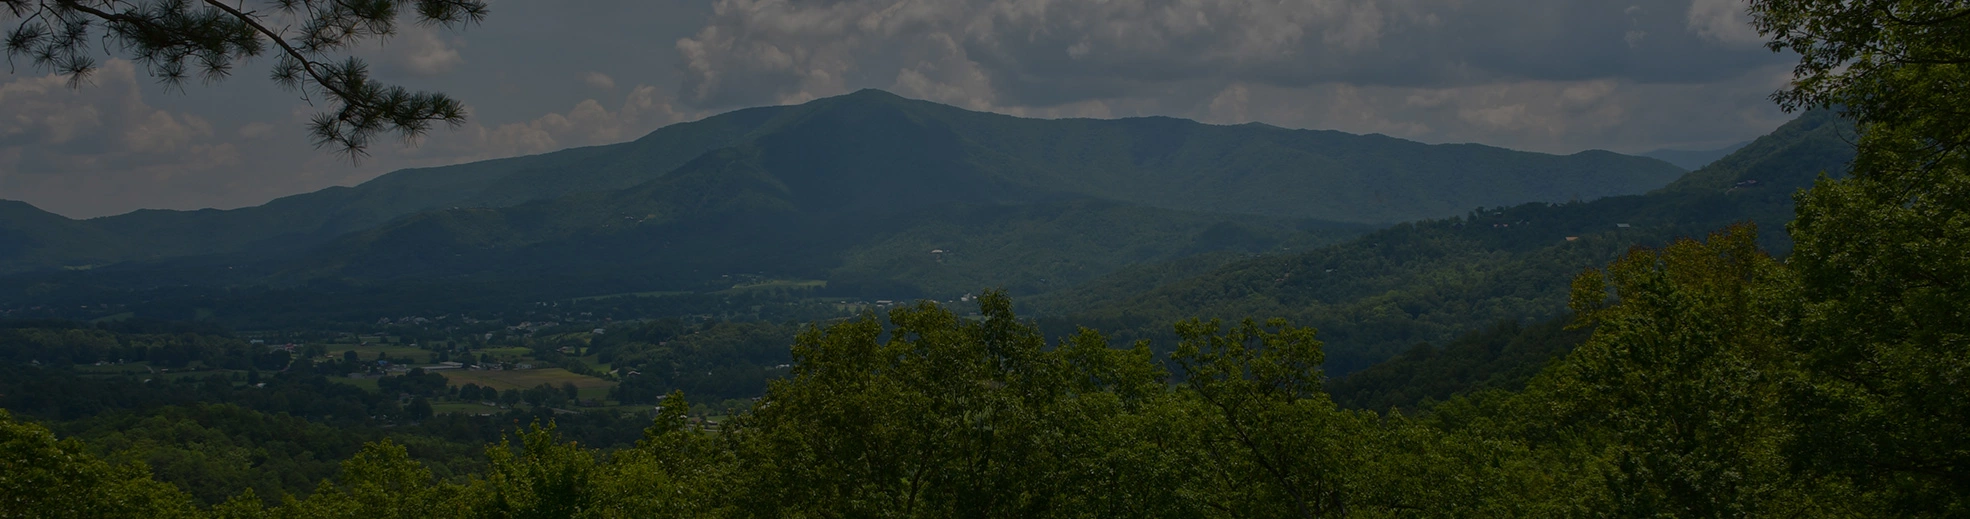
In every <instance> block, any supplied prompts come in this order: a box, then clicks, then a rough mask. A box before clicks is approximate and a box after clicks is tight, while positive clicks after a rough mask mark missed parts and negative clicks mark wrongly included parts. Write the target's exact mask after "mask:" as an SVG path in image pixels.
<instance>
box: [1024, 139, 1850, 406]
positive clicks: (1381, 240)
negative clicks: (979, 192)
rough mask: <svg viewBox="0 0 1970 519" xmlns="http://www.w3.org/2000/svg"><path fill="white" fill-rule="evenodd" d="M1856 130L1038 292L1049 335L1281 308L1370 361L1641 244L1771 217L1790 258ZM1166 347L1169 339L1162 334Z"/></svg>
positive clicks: (1540, 313)
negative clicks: (1300, 246) (1802, 197)
mask: <svg viewBox="0 0 1970 519" xmlns="http://www.w3.org/2000/svg"><path fill="white" fill-rule="evenodd" d="M1853 135H1854V131H1853V126H1852V125H1851V124H1850V123H1847V122H1845V121H1843V120H1842V119H1840V118H1839V117H1837V116H1835V115H1834V114H1833V113H1832V112H1829V111H1819V112H1809V113H1807V114H1804V115H1802V116H1801V117H1799V118H1798V119H1796V120H1794V121H1792V122H1790V123H1787V124H1786V125H1785V126H1783V127H1781V128H1779V129H1778V130H1776V131H1774V132H1772V134H1770V135H1767V136H1765V137H1762V138H1759V139H1758V140H1756V141H1753V142H1752V143H1751V144H1749V145H1747V146H1745V147H1744V148H1743V149H1741V150H1739V151H1737V152H1736V153H1733V154H1731V156H1729V157H1725V158H1724V159H1721V160H1718V161H1717V162H1715V163H1713V164H1711V165H1710V166H1708V167H1705V168H1703V169H1701V170H1698V171H1695V172H1692V173H1690V174H1688V175H1686V176H1684V177H1683V178H1682V179H1681V180H1678V181H1677V182H1676V183H1674V184H1672V185H1670V186H1668V187H1665V188H1663V189H1660V190H1657V191H1655V192H1651V193H1649V194H1646V195H1636V196H1621V197H1610V198H1604V199H1600V200H1595V201H1591V202H1580V203H1565V204H1544V203H1534V204H1525V205H1518V206H1513V207H1500V208H1490V209H1480V210H1477V211H1473V212H1471V213H1470V214H1467V215H1465V216H1463V217H1458V218H1449V219H1440V220H1426V221H1420V222H1415V223H1406V224H1402V225H1397V226H1395V227H1392V228H1389V229H1384V230H1381V231H1376V232H1374V233H1371V234H1369V235H1366V236H1363V237H1361V238H1359V239H1355V240H1350V241H1348V242H1346V243H1342V244H1337V245H1333V246H1329V247H1324V248H1320V249H1317V250H1313V251H1309V252H1304V253H1298V254H1291V255H1277V256H1271V257H1265V258H1259V259H1252V260H1247V261H1241V262H1236V263H1231V264H1228V265H1225V266H1222V267H1219V268H1217V269H1215V270H1210V271H1208V272H1204V273H1201V274H1197V275H1194V276H1190V277H1181V276H1179V277H1177V278H1175V279H1167V280H1165V281H1164V282H1163V283H1160V284H1155V286H1154V288H1153V289H1149V290H1144V288H1145V287H1144V283H1141V282H1139V281H1138V280H1137V279H1134V278H1131V277H1129V276H1130V275H1131V274H1132V273H1137V272H1141V271H1143V270H1145V269H1137V270H1135V271H1129V272H1125V273H1124V274H1122V275H1118V276H1116V277H1112V278H1108V279H1104V280H1099V281H1096V282H1094V283H1090V284H1089V285H1088V286H1087V287H1085V288H1082V289H1076V290H1071V291H1066V292H1063V293H1059V294H1054V295H1049V296H1046V297H1042V298H1036V299H1034V300H1032V301H1030V302H1029V304H1030V305H1031V306H1032V308H1033V309H1034V310H1035V311H1037V312H1039V313H1042V314H1049V315H1054V316H1058V317H1053V318H1049V319H1048V322H1050V323H1055V324H1051V325H1049V327H1050V329H1051V330H1052V333H1065V332H1066V331H1068V330H1071V329H1072V327H1073V326H1087V327H1092V328H1095V329H1099V330H1105V331H1114V333H1117V334H1118V336H1119V337H1121V338H1124V339H1133V338H1156V339H1168V338H1170V335H1169V333H1170V332H1169V330H1168V328H1167V323H1168V322H1172V321H1175V320H1178V319H1181V318H1183V317H1187V316H1205V317H1221V318H1237V317H1241V316H1254V315H1257V316H1281V317H1287V318H1289V319H1290V320H1292V321H1293V322H1295V323H1298V324H1301V325H1306V326H1313V327H1315V328H1318V329H1320V330H1321V337H1322V339H1323V340H1324V341H1326V343H1327V358H1328V362H1329V368H1330V369H1332V370H1334V371H1335V372H1337V373H1347V372H1350V371H1353V370H1357V369H1361V368H1364V367H1367V366H1369V365H1372V364H1374V363H1376V362H1380V361H1382V360H1385V359H1388V358H1389V357H1391V356H1393V355H1395V354H1397V353H1400V352H1402V351H1405V350H1407V349H1409V348H1410V347H1411V346H1413V345H1415V344H1418V343H1426V342H1427V343H1437V344H1442V343H1443V342H1445V341H1448V340H1450V339H1451V338H1452V337H1455V336H1456V334H1459V333H1463V332H1465V331H1467V330H1474V329H1478V328H1481V327H1485V326H1489V325H1491V324H1492V323H1495V322H1498V321H1500V320H1507V319H1543V318H1547V317H1551V316H1554V315H1557V314H1558V313H1559V312H1561V311H1562V310H1563V309H1564V308H1565V306H1566V294H1567V286H1568V285H1567V283H1568V281H1569V280H1571V279H1572V278H1573V276H1574V275H1575V274H1577V273H1579V272H1580V271H1581V270H1582V269H1586V268H1590V267H1594V266H1597V265H1604V264H1606V263H1607V262H1609V261H1611V260H1612V259H1614V258H1615V257H1617V256H1619V255H1620V254H1622V253H1623V252H1626V251H1627V250H1628V249H1630V248H1631V247H1634V246H1637V245H1649V246H1655V245H1661V244H1665V243H1668V242H1669V241H1670V240H1673V239H1676V238H1680V237H1691V236H1702V235H1704V234H1707V233H1710V232H1713V231H1716V230H1717V229H1720V228H1723V227H1725V226H1727V225H1730V224H1733V223H1738V222H1752V223H1755V224H1757V225H1758V226H1759V228H1760V229H1761V230H1762V232H1761V233H1760V234H1759V236H1760V239H1761V245H1762V246H1763V247H1765V248H1766V249H1767V250H1771V251H1775V252H1778V253H1784V252H1785V251H1788V250H1790V249H1791V242H1790V240H1789V239H1787V235H1786V234H1785V233H1784V232H1783V230H1784V229H1785V224H1786V223H1787V222H1790V221H1791V219H1792V215H1793V207H1792V204H1793V201H1792V197H1793V195H1794V193H1795V192H1796V191H1797V190H1798V189H1800V188H1804V187H1808V186H1811V185H1812V183H1813V181H1814V179H1816V178H1818V176H1819V175H1821V174H1823V173H1824V174H1834V175H1837V174H1839V173H1840V172H1842V171H1845V168H1846V165H1847V162H1848V161H1850V160H1851V159H1852V158H1853V156H1854V147H1853V145H1852V144H1851V142H1852V141H1853ZM1164 343H1167V342H1164Z"/></svg>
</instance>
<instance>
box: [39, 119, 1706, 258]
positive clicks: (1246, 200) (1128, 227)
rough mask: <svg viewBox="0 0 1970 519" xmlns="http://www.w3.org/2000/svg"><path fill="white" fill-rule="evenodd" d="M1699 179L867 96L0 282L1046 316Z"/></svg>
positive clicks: (62, 244) (64, 251) (52, 248)
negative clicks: (398, 286) (807, 301)
mask: <svg viewBox="0 0 1970 519" xmlns="http://www.w3.org/2000/svg"><path fill="white" fill-rule="evenodd" d="M1682 174H1683V172H1682V171H1681V170H1680V169H1678V168H1677V167H1675V166H1673V165H1671V164H1668V163H1664V162H1662V161H1659V160H1654V159H1648V158H1641V157H1631V156H1625V155H1619V154H1615V153H1611V152H1604V151H1589V152H1582V153H1577V154H1573V155H1566V156H1558V155H1548V154H1539V153H1529V152H1520V151H1512V150H1506V149H1502V148H1494V147H1488V146H1480V145H1472V144H1456V145H1429V144H1422V143H1417V142H1412V141H1406V140H1401V139H1396V138H1392V137H1386V136H1381V135H1350V134H1345V133H1341V132H1333V131H1312V130H1290V129H1283V128H1277V127H1272V126H1266V125H1261V124H1244V125H1234V126H1219V125H1208V124H1202V123H1197V122H1193V121H1187V120H1180V119H1172V118H1164V117H1148V118H1131V119H1116V120H1094V119H1060V120H1041V119H1027V118H1018V117H1011V116H1005V115H998V114H990V113H982V112H973V111H967V110H962V109H959V108H955V107H950V106H945V105H940V104H935V103H930V102H925V101H916V100H909V99H904V98H901V97H898V96H895V95H891V94H888V93H885V92H880V91H874V90H865V91H861V92H856V93H853V94H848V95H843V96H838V97H833V98H826V99H821V100H816V101H813V102H809V103H805V104H801V105H793V106H777V107H764V108H753V109H746V110H739V111H735V112H729V113H726V114H722V115H717V116H713V117H710V118H707V119H704V120H700V121H696V122H690V123H682V124H677V125H672V126H668V127H665V128H662V129H659V130H657V131H655V132H652V133H651V134H649V135H646V136H644V137H642V138H639V139H637V140H634V141H631V142H626V143H621V144H615V145H608V146H596V147H588V148H577V149H569V150H563V151H558V152H554V153H548V154H543V155H535V156H527V157H517V158H511V159H501V160H493V161H485V162H477V163H471V164H462V165H456V166H447V167H440V168H425V169H413V170H404V171H398V172H394V173H390V174H387V175H383V176H381V177H378V178H376V179H374V180H371V181H369V182H365V183H363V184H360V185H357V186H354V187H334V188H328V189H324V190H321V191H316V192H313V193H307V194H301V195H295V196H290V197H285V198H281V199H277V200H274V201H272V202H269V203H267V204H264V205H261V206H256V207H248V208H242V209H234V210H200V211H161V210H144V211H136V212H132V213H128V214H123V215H117V216H111V217H103V218H95V219H88V220H71V219H67V218H63V217H60V216H57V215H53V214H49V213H45V212H42V211H39V210H38V209H35V208H33V207H31V206H28V205H27V204H24V203H19V202H6V203H0V273H34V272H41V273H43V274H39V275H43V276H47V275H49V274H47V273H49V272H57V271H59V270H62V269H67V270H70V271H82V270H85V269H87V270H88V272H83V273H76V272H70V273H67V274H60V273H57V274H54V275H53V276H52V279H65V280H69V282H99V281H101V280H105V279H123V280H136V281H133V283H135V284H139V285H141V284H156V283H159V282H160V281H158V280H160V279H164V280H197V281H196V282H204V283H211V284H215V285H226V284H241V285H276V286H294V285H301V284H308V283H325V282H326V283H343V284H356V285H362V284H376V283H391V282H398V281H403V280H425V281H428V280H463V281H474V282H484V281H498V280H524V281H525V282H527V283H534V284H537V285H543V286H545V285H552V286H557V287H561V288H564V289H565V290H564V292H566V293H571V294H578V293H582V292H597V291H599V292H608V291H635V290H663V289H680V288H682V289H691V288H698V287H704V286H709V285H715V284H716V283H719V282H720V280H721V279H728V278H727V276H730V275H733V274H748V275H760V276H768V277H776V278H793V279H812V280H823V281H827V282H829V283H831V284H834V285H836V286H837V287H852V286H865V287H891V288H890V289H889V290H893V291H894V292H897V294H896V295H898V296H911V295H920V294H931V295H945V294H955V293H962V292H965V291H971V290H976V289H977V288H979V287H981V286H994V285H996V286H1008V287H1011V288H1013V289H1014V291H1015V293H1020V292H1025V293H1033V292H1043V291H1049V290H1055V289H1060V288H1064V287H1068V286H1074V285H1076V284H1079V283H1083V282H1086V281H1089V280H1092V279H1095V278H1098V277H1101V276H1103V275H1107V274H1109V273H1111V272H1115V271H1117V270H1119V269H1122V268H1125V267H1127V266H1130V265H1137V264H1145V263H1155V262H1165V261H1174V260H1177V259H1180V258H1183V257H1187V256H1190V255H1195V254H1202V253H1210V252H1237V253H1258V252H1266V251H1278V250H1281V249H1282V248H1285V249H1294V248H1302V249H1303V248H1308V247H1312V246H1316V245H1321V244H1326V243H1333V242H1335V241H1338V240H1340V239H1343V238H1347V237H1350V236H1354V235H1356V234H1359V233H1361V232H1365V231H1367V230H1370V229H1373V228H1375V227H1379V226H1385V225H1389V224H1393V223H1395V222H1401V221H1409V220H1416V219H1423V218H1435V217H1444V216H1449V215H1453V214H1458V213H1461V212H1464V211H1466V210H1469V209H1470V208H1472V207H1479V206H1501V205H1513V204H1520V203H1525V202H1535V201H1537V202H1561V201H1569V200H1591V199H1596V198H1601V197H1606V196H1616V195H1624V194H1635V193H1641V192H1644V191H1648V190H1650V189H1656V188H1660V187H1662V186H1664V185H1666V184H1669V183H1670V182H1672V181H1674V180H1676V179H1677V178H1679V177H1680V176H1681V175H1682ZM30 275H34V274H30ZM63 276H67V277H63ZM77 280H80V281H77ZM90 280H94V281H90ZM708 284H709V285H708ZM878 291H880V290H878Z"/></svg>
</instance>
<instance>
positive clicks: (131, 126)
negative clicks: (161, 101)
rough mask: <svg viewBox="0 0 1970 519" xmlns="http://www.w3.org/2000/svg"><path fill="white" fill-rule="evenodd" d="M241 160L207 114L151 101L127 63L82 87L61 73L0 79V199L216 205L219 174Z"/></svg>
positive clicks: (72, 205) (91, 212)
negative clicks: (75, 86)
mask: <svg viewBox="0 0 1970 519" xmlns="http://www.w3.org/2000/svg"><path fill="white" fill-rule="evenodd" d="M240 163H241V153H240V150H239V149H238V148H237V147H235V146H234V145H232V144H231V143H227V142H223V141H221V140H218V139H216V138H215V131H214V130H213V126H212V124H211V123H210V122H209V121H207V120H206V119H205V118H203V117H199V116H195V115H191V114H187V113H181V112H172V111H168V110H163V109H159V108H156V107H153V106H151V105H150V104H148V103H146V102H145V101H144V98H143V95H142V91H141V89H140V88H139V84H138V82H137V76H136V69H135V67H134V66H132V65H131V63H130V62H128V61H123V60H110V61H108V62H105V63H104V64H103V66H102V68H101V69H99V70H97V71H96V73H95V74H94V75H92V76H91V79H90V81H89V82H88V84H86V85H85V86H83V87H81V88H79V89H70V88H68V87H67V86H66V82H65V78H63V77H60V76H55V75H43V76H30V77H17V78H14V79H13V80H11V81H8V82H6V83H4V84H0V198H7V199H24V200H30V201H32V202H34V203H35V204H37V205H40V206H41V207H43V208H45V209H48V210H52V211H56V212H60V213H63V214H68V215H73V216H96V215H101V214H108V213H112V212H121V211H122V210H127V209H128V208H129V207H158V206H181V204H197V205H210V204H216V203H222V202H218V200H220V199H221V197H219V196H216V195H218V194H219V193H218V192H217V191H216V190H214V189H212V188H213V186H212V185H211V183H210V182H209V180H211V179H212V178H214V177H211V174H213V173H216V172H222V171H228V170H229V169H230V168H234V167H237V166H239V165H240ZM173 201H176V202H175V203H174V202H173Z"/></svg>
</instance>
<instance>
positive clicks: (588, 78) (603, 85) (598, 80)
mask: <svg viewBox="0 0 1970 519" xmlns="http://www.w3.org/2000/svg"><path fill="white" fill-rule="evenodd" d="M581 81H582V82H583V83H588V86H592V87H595V88H599V89H602V90H615V89H616V80H615V78H612V77H609V75H608V74H603V73H601V72H589V73H588V74H586V75H583V76H582V77H581Z"/></svg>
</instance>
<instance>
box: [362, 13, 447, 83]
mask: <svg viewBox="0 0 1970 519" xmlns="http://www.w3.org/2000/svg"><path fill="white" fill-rule="evenodd" d="M440 30H442V29H440V28H438V27H428V26H424V25H405V26H402V27H400V28H399V29H398V32H397V35H396V36H393V37H391V38H390V39H389V40H387V41H384V42H381V43H384V44H387V45H386V46H384V47H383V48H382V50H381V51H380V52H381V53H382V55H383V58H384V60H386V62H387V63H389V64H390V65H391V66H393V67H394V68H395V69H397V70H399V71H402V72H404V73H407V74H410V75H413V76H419V77H431V76H437V75H440V74H444V73H446V72H450V71H451V70H452V69H453V68H457V67H458V65H459V64H461V63H464V62H465V57H464V56H463V55H461V54H459V51H458V49H457V48H455V46H454V44H453V43H452V42H448V41H446V40H445V38H444V36H443V35H442V34H441V33H440V32H439V31H440Z"/></svg>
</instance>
